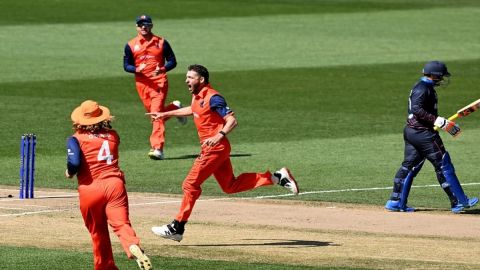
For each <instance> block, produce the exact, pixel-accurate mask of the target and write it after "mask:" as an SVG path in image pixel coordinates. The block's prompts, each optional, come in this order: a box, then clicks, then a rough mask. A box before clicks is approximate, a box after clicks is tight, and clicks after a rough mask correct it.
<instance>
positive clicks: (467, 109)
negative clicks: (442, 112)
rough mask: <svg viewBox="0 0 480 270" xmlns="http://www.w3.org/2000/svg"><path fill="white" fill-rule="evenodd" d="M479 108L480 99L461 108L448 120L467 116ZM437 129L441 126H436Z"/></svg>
mask: <svg viewBox="0 0 480 270" xmlns="http://www.w3.org/2000/svg"><path fill="white" fill-rule="evenodd" d="M478 108H480V99H477V100H475V101H474V102H472V103H470V104H468V105H467V106H465V107H463V108H461V109H460V110H458V111H457V112H456V113H455V114H454V115H452V116H450V117H449V118H448V120H450V121H453V120H455V119H457V118H460V117H465V116H467V115H469V114H471V113H473V112H474V111H476V110H477V109H478ZM434 129H435V130H438V129H439V127H434Z"/></svg>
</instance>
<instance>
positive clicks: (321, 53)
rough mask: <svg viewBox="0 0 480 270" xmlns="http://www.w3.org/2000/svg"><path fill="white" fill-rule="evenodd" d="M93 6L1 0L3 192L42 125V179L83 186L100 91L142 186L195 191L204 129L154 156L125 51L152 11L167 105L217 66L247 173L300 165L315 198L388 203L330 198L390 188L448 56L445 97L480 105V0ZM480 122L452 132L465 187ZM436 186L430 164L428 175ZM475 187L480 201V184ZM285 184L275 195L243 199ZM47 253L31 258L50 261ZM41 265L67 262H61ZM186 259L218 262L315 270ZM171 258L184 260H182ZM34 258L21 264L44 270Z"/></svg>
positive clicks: (449, 102)
mask: <svg viewBox="0 0 480 270" xmlns="http://www.w3.org/2000/svg"><path fill="white" fill-rule="evenodd" d="M78 2H79V1H72V0H70V1H51V0H48V1H33V0H23V1H12V0H7V1H2V2H1V3H0V37H1V40H2V42H1V44H0V54H1V55H2V61H1V62H2V71H1V72H0V120H1V123H2V128H1V129H0V144H1V147H0V166H1V168H2V177H1V178H0V185H11V186H16V185H18V169H19V168H18V163H19V140H20V136H21V134H23V133H28V132H34V133H36V134H37V136H38V146H37V153H38V154H37V167H36V186H37V187H48V188H71V189H74V188H75V187H76V183H75V182H72V181H68V180H65V179H64V177H63V172H64V170H65V140H66V138H67V137H68V136H69V135H70V134H71V128H70V125H71V123H70V113H71V111H72V110H73V108H75V107H76V106H78V105H79V104H80V103H81V102H82V101H83V100H85V99H95V100H97V101H99V102H100V103H101V104H104V105H107V106H108V107H110V109H111V111H112V113H113V115H115V117H116V119H115V122H114V127H115V128H116V129H117V131H118V132H119V134H120V136H121V138H122V145H121V153H120V157H121V167H122V169H123V170H124V171H125V173H126V175H127V188H128V190H129V191H141V192H159V193H175V194H180V193H181V182H182V180H183V178H184V176H185V175H186V173H187V172H188V170H189V168H190V165H191V164H192V162H193V156H194V155H196V154H197V153H198V151H199V146H198V139H197V135H196V131H195V128H194V126H193V123H192V122H191V121H190V122H189V123H188V124H187V125H186V126H180V125H178V123H176V121H170V122H168V124H167V143H166V147H165V152H166V156H167V159H166V160H165V161H161V162H155V161H151V160H149V159H148V157H147V156H146V153H147V151H148V149H149V143H148V136H149V133H150V124H149V121H148V119H147V118H145V117H144V116H143V113H144V110H143V106H142V105H141V102H140V100H139V98H138V96H137V93H136V90H135V88H134V79H133V77H132V76H131V74H127V73H125V72H124V71H123V66H122V57H123V48H124V46H125V43H126V42H127V41H128V40H129V39H130V38H132V37H134V36H135V34H136V32H135V27H134V18H135V16H137V15H138V14H140V13H142V12H147V13H148V14H150V15H152V17H153V20H154V24H155V26H154V29H153V31H154V33H156V34H159V35H163V36H165V37H166V38H167V39H168V40H169V42H170V44H171V45H172V47H173V50H174V52H175V53H176V56H177V60H178V66H177V68H176V69H175V70H174V71H172V72H171V73H169V80H170V92H169V97H168V101H171V100H175V99H179V100H182V101H183V102H184V103H188V102H189V100H190V95H189V93H188V91H187V89H186V87H185V85H184V78H185V75H184V74H185V70H186V66H187V65H188V64H192V63H200V64H203V65H205V66H207V67H208V68H209V70H210V73H211V75H210V76H211V81H212V84H213V86H214V87H215V88H217V89H218V90H219V91H220V92H221V93H222V94H223V95H224V96H225V97H226V99H227V102H228V103H229V106H230V107H231V108H232V109H233V110H234V111H235V113H236V116H237V119H238V121H239V126H238V127H237V129H236V130H235V131H234V132H233V133H232V134H231V135H229V137H230V139H231V142H232V146H233V148H232V162H233V164H234V168H235V172H237V173H240V172H244V171H264V170H266V169H270V170H275V169H277V168H279V167H281V166H284V165H287V166H289V168H290V169H291V170H292V172H293V173H294V174H295V176H296V178H297V179H298V180H299V182H300V185H301V189H302V191H304V192H312V194H308V195H302V196H300V197H298V198H296V199H298V200H306V201H308V200H312V201H332V202H349V203H362V204H376V205H382V204H383V203H384V202H385V200H386V199H387V198H388V196H389V192H390V191H389V190H371V191H357V192H337V193H322V192H317V191H328V190H337V189H351V188H377V187H389V186H391V182H392V178H393V176H394V174H395V172H396V170H397V169H398V166H399V165H400V162H401V160H402V158H403V139H402V128H403V124H404V122H405V117H406V109H407V98H408V94H409V91H410V87H411V86H412V85H413V84H414V83H415V81H416V80H417V79H418V78H419V76H420V72H421V68H422V66H423V64H424V63H425V62H426V61H428V60H433V59H440V60H444V61H446V63H447V64H448V67H449V70H450V71H451V73H452V74H453V76H452V81H451V84H450V85H449V87H448V88H446V89H440V90H439V91H438V95H439V100H440V102H439V111H440V114H441V115H443V116H449V115H450V114H452V113H453V112H455V111H456V110H457V109H458V108H460V107H463V106H464V105H466V104H468V103H470V102H471V101H473V100H476V99H478V98H480V91H479V90H478V85H480V77H479V76H478V75H479V74H480V43H479V42H478V41H479V40H480V32H479V31H478V25H480V19H479V18H480V2H478V1H474V0H471V1H467V0H462V1H454V0H451V1H448V0H441V1H434V0H430V1H414V0H404V1H401V0H398V1H394V0H388V1H381V0H376V1H375V0H371V1H367V0H361V1H358V0H339V1H333V0H330V1H327V0H324V1H321V0H281V1H278V0H277V1H273V0H268V1H255V0H248V1H240V2H241V3H239V2H238V1H233V0H222V1H220V0H199V1H187V0H185V1H153V0H149V1H137V2H135V3H132V1H126V0H121V1H113V0H107V1H100V2H99V1H93V0H86V1H80V3H78ZM479 119H480V114H479V115H476V114H473V115H472V116H471V117H468V118H466V119H462V120H460V121H459V123H460V125H461V127H462V128H463V129H464V132H463V135H462V137H460V138H459V139H455V140H454V139H452V138H450V137H449V136H447V135H446V134H445V133H442V137H443V139H444V142H445V145H446V147H447V149H448V150H449V152H450V153H451V155H452V159H453V162H454V164H455V167H456V169H457V174H458V176H459V178H460V181H461V182H462V183H480V179H479V177H478V173H477V172H478V162H477V156H478V149H477V146H478V137H479V136H480V125H479V123H480V122H479ZM160 183H161V184H160ZM436 183H437V181H436V179H435V177H434V173H433V170H432V168H431V166H430V165H427V166H425V168H424V169H423V171H422V172H421V173H420V175H419V176H418V177H417V179H416V180H415V183H414V184H415V185H431V184H436ZM465 190H466V192H467V194H472V195H475V194H476V195H478V193H479V192H480V185H469V186H465ZM283 192H284V191H283V190H281V189H272V188H260V189H257V190H255V191H251V192H248V193H243V194H238V195H234V196H257V195H274V194H283ZM315 192H317V193H315ZM203 194H206V195H211V196H224V195H223V193H222V192H221V190H220V188H219V187H218V186H217V184H216V182H215V181H207V182H206V183H205V184H204V192H203ZM409 202H410V203H411V204H412V205H415V206H423V207H433V208H448V207H449V202H448V200H447V198H446V196H445V195H444V194H443V191H442V190H441V189H440V188H438V187H435V188H418V189H416V188H414V189H413V191H412V193H411V196H410V200H409ZM2 250H3V251H2ZM5 252H10V253H9V254H11V255H7V257H8V258H12V257H14V258H15V255H14V254H17V253H22V252H26V253H34V254H40V255H38V257H42V258H56V257H58V256H62V257H64V256H66V257H68V259H69V260H70V259H71V261H72V264H73V265H75V264H76V265H78V266H79V267H80V266H81V265H82V262H83V261H85V260H87V261H88V258H86V259H85V258H83V257H90V256H91V254H79V253H74V252H65V253H61V251H56V250H54V251H52V250H41V249H35V250H31V249H25V250H23V249H22V248H18V249H16V250H15V252H12V251H11V250H10V247H8V248H7V247H0V254H2V255H0V256H5ZM35 256H36V255H35ZM35 256H33V255H32V256H29V257H28V258H27V261H36V260H37V257H35ZM82 256H83V257H82ZM7 257H5V258H7ZM75 258H76V259H75ZM81 258H83V259H81ZM155 259H157V258H155ZM16 260H18V262H16V263H20V260H21V258H17V259H16ZM158 260H160V258H158ZM162 260H163V259H162ZM2 261H3V260H2ZM42 263H43V264H44V265H48V268H49V269H60V268H62V267H61V263H60V262H56V261H55V260H52V259H46V260H45V261H44V262H42ZM122 263H124V265H127V264H128V265H129V266H128V267H130V266H131V264H129V263H128V262H126V260H125V262H122V261H121V260H120V262H119V265H120V266H122ZM185 263H188V264H190V265H198V264H202V265H203V264H205V266H204V267H205V268H207V269H209V268H210V269H213V268H215V269H309V268H305V267H303V268H302V267H298V268H294V267H293V266H281V265H255V266H252V265H238V264H233V263H232V264H230V263H222V262H202V261H189V260H186V262H185ZM167 265H169V266H171V268H174V267H177V266H179V265H176V262H175V260H174V259H171V260H169V261H168V262H167ZM180 266H181V267H188V265H180ZM29 267H30V266H28V267H25V268H22V269H36V268H35V267H34V266H31V267H30V268H29ZM46 267H47V266H46ZM126 267H127V266H125V268H126ZM254 267H255V268H254ZM5 269H18V268H15V267H12V268H5ZM72 269H77V268H75V266H72ZM122 269H123V268H122Z"/></svg>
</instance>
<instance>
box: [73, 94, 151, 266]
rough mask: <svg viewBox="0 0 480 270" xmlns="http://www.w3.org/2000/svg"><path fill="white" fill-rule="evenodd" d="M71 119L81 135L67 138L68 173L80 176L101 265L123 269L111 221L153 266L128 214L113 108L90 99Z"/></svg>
mask: <svg viewBox="0 0 480 270" xmlns="http://www.w3.org/2000/svg"><path fill="white" fill-rule="evenodd" d="M71 118H72V121H73V129H74V130H75V134H73V136H71V137H69V138H68V140H67V170H66V171H65V176H66V177H67V178H72V177H73V176H74V175H77V179H78V193H79V199H80V211H81V213H82V217H83V221H84V222H85V226H86V227H87V229H88V231H89V232H90V236H91V237H92V245H93V257H94V266H95V269H96V270H112V269H113V270H115V269H118V268H117V267H116V265H115V262H114V260H113V254H112V246H111V242H110V236H109V232H108V224H110V226H111V227H112V228H113V231H114V232H115V234H116V235H117V236H118V238H119V239H120V242H121V244H122V247H123V249H124V250H125V252H126V253H127V256H128V257H129V258H135V259H136V260H137V263H138V266H139V267H140V269H152V264H151V262H150V259H149V258H148V257H147V256H146V255H145V253H144V252H143V250H142V249H141V248H140V246H139V245H140V244H139V243H140V240H139V239H138V237H137V236H136V234H135V231H134V230H133V229H132V226H131V224H130V219H129V217H128V197H127V191H126V189H125V177H124V174H123V172H122V171H121V170H120V168H119V166H118V145H119V144H120V138H119V136H118V134H117V132H116V131H115V130H113V129H112V127H111V125H110V121H111V119H112V116H111V115H110V110H109V109H108V108H107V107H104V106H100V105H98V103H97V102H95V101H92V100H87V101H84V102H83V103H82V104H81V105H80V106H79V107H77V108H76V109H75V110H74V111H73V112H72V114H71Z"/></svg>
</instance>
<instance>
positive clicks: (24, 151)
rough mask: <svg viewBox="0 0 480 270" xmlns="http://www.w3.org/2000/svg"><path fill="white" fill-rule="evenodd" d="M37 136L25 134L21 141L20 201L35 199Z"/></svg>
mask: <svg viewBox="0 0 480 270" xmlns="http://www.w3.org/2000/svg"><path fill="white" fill-rule="evenodd" d="M36 145H37V135H35V134H23V135H22V138H21V140H20V195H19V198H20V199H31V198H33V188H34V183H35V147H36Z"/></svg>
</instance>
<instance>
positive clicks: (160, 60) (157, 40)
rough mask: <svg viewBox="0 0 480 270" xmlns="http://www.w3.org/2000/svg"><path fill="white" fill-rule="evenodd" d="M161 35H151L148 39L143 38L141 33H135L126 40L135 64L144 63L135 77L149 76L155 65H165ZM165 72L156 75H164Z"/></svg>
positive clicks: (155, 67)
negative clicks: (133, 36) (131, 37)
mask: <svg viewBox="0 0 480 270" xmlns="http://www.w3.org/2000/svg"><path fill="white" fill-rule="evenodd" d="M164 41H165V40H164V39H163V37H160V36H156V35H153V37H152V39H150V40H149V41H148V40H146V39H144V38H143V36H142V35H137V36H136V37H135V38H133V39H131V40H130V41H129V42H128V46H130V49H131V50H132V53H133V57H134V59H135V66H137V67H138V66H139V65H140V64H146V66H145V68H144V69H143V70H142V72H140V73H137V74H136V77H139V78H141V77H149V76H150V75H147V74H151V73H152V72H154V71H155V69H157V67H163V66H164V65H165V57H164V55H163V43H164ZM166 76H167V75H166V73H161V74H160V75H159V76H158V77H165V78H166Z"/></svg>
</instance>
